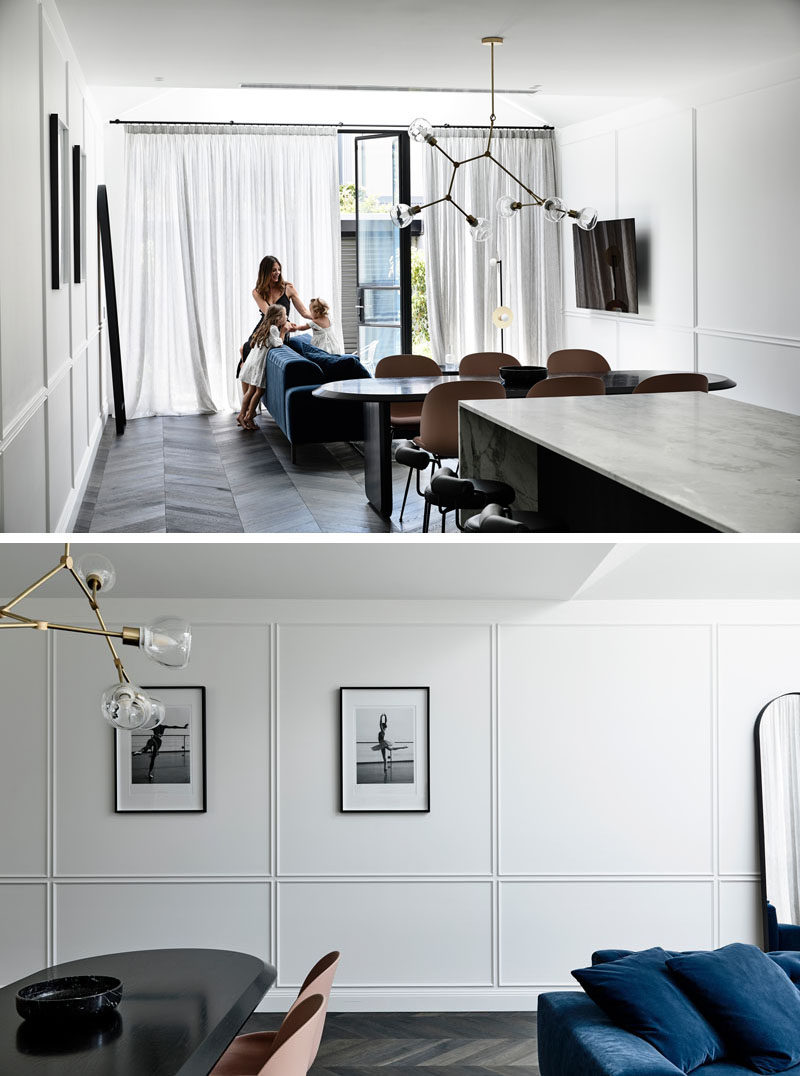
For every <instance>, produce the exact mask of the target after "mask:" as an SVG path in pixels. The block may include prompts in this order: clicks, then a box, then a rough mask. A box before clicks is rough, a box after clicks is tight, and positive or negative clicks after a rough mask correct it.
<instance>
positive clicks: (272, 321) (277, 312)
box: [250, 303, 286, 347]
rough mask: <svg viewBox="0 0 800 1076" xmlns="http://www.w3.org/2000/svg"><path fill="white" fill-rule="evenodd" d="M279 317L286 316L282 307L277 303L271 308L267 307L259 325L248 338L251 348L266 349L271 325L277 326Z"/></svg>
mask: <svg viewBox="0 0 800 1076" xmlns="http://www.w3.org/2000/svg"><path fill="white" fill-rule="evenodd" d="M281 315H283V316H284V317H285V316H286V311H285V310H284V309H283V307H282V306H279V305H278V304H277V303H273V305H272V306H269V307H267V312H266V314H265V315H264V317H263V318H262V319H261V323H260V325H259V326H258V328H257V329H256V331H255V332H254V333H253V335H252V336H251V337H250V346H251V347H266V345H267V342H268V340H269V330H270V329H271V328H272V326H273V325H277V324H278V322H279V321H280V320H281Z"/></svg>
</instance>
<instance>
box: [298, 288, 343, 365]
mask: <svg viewBox="0 0 800 1076" xmlns="http://www.w3.org/2000/svg"><path fill="white" fill-rule="evenodd" d="M308 308H309V310H310V311H311V317H310V318H309V319H308V322H309V324H308V325H299V326H298V328H301V329H311V343H312V344H313V345H314V347H318V348H319V349H320V351H327V352H328V354H329V355H341V354H342V350H343V347H342V342H341V340H340V339H339V335H338V333H337V332H336V330H335V329H334V327H333V322H332V321H331V318H330V309H331V307H330V303H326V302H325V300H324V299H312V300H311V301H310V302H309V304H308Z"/></svg>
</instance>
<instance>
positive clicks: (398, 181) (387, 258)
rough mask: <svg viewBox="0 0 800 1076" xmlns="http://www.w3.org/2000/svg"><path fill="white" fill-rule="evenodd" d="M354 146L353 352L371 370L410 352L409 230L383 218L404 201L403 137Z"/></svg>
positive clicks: (364, 139)
mask: <svg viewBox="0 0 800 1076" xmlns="http://www.w3.org/2000/svg"><path fill="white" fill-rule="evenodd" d="M355 147H356V175H355V179H356V183H355V187H356V200H355V201H356V267H357V281H356V284H357V295H358V299H357V308H356V309H357V313H358V350H359V355H360V357H361V359H362V362H363V361H365V360H366V365H367V366H368V367H369V368H370V369H372V368H373V366H374V363H376V362H377V361H378V359H381V358H383V356H384V355H397V354H401V353H404V354H408V353H409V352H410V351H411V230H410V229H403V230H400V229H398V228H395V226H394V225H393V224H392V222H391V220H390V219H389V208H390V206H392V205H394V204H395V203H396V202H408V201H409V198H410V187H411V176H410V154H409V143H408V135H407V133H406V132H405V131H403V132H392V133H381V134H369V135H361V136H359V137H357V138H356V139H355Z"/></svg>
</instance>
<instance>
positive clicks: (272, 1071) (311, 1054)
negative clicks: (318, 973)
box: [239, 994, 325, 1076]
mask: <svg viewBox="0 0 800 1076" xmlns="http://www.w3.org/2000/svg"><path fill="white" fill-rule="evenodd" d="M324 1022H325V999H324V998H323V996H322V994H311V996H310V997H307V998H305V1000H304V1001H301V1002H300V1004H299V1005H298V1006H297V1007H296V1008H294V1009H291V1010H290V1011H289V1012H288V1013H287V1014H286V1016H285V1018H284V1021H283V1023H282V1024H281V1026H280V1027H279V1028H278V1031H277V1033H276V1035H275V1043H274V1045H273V1049H272V1052H271V1053H270V1055H269V1057H268V1058H267V1060H266V1061H265V1062H264V1064H263V1065H262V1066H261V1068H258V1069H253V1070H252V1071H251V1072H248V1071H247V1070H246V1069H245V1070H239V1076H306V1073H307V1072H308V1070H309V1069H310V1068H311V1066H312V1065H313V1064H314V1058H315V1057H316V1056H317V1054H316V1050H314V1049H313V1043H314V1041H315V1040H318V1038H319V1036H321V1035H322V1025H323V1023H324Z"/></svg>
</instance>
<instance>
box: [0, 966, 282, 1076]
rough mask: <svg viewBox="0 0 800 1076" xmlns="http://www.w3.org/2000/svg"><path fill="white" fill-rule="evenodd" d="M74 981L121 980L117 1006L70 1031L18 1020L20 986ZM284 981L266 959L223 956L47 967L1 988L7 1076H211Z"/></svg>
mask: <svg viewBox="0 0 800 1076" xmlns="http://www.w3.org/2000/svg"><path fill="white" fill-rule="evenodd" d="M71 975H109V976H113V977H114V978H116V979H120V980H121V981H122V999H121V1000H120V1003H119V1006H118V1008H117V1009H116V1010H114V1011H113V1012H111V1013H109V1014H107V1015H105V1016H103V1017H97V1018H91V1019H84V1020H72V1021H71V1022H70V1023H69V1024H66V1025H64V1026H60V1025H57V1024H54V1023H50V1022H48V1023H46V1024H44V1023H38V1022H36V1021H33V1020H23V1019H21V1017H20V1016H19V1015H18V1014H17V1009H16V1002H15V997H16V992H17V991H18V990H19V989H20V988H21V987H23V986H28V985H30V984H32V983H35V982H41V981H44V980H48V979H56V978H63V977H65V976H71ZM275 976H276V972H275V968H273V967H272V965H270V964H266V963H265V962H264V961H263V960H260V959H259V958H258V957H255V956H249V955H248V954H247V953H236V952H230V951H228V950H224V949H145V950H140V951H138V952H132V953H109V954H106V955H103V956H94V957H90V958H86V959H83V960H72V961H69V962H68V963H64V964H57V965H55V966H53V967H50V968H45V969H44V970H43V971H38V972H35V973H34V974H32V975H28V976H26V977H25V978H24V979H20V980H18V981H17V982H15V983H11V984H10V985H9V986H6V987H4V988H3V989H2V990H0V1073H8V1074H9V1076H11V1074H12V1073H13V1076H62V1074H65V1073H75V1072H80V1073H81V1074H82V1076H208V1073H209V1072H210V1071H211V1069H212V1068H213V1067H214V1065H215V1064H216V1062H217V1061H218V1060H219V1058H220V1057H221V1056H222V1054H223V1053H224V1052H225V1049H226V1047H227V1046H228V1045H229V1043H230V1042H231V1041H232V1040H233V1038H234V1037H235V1036H236V1034H237V1032H238V1031H239V1029H240V1028H241V1026H242V1024H243V1023H244V1022H245V1020H247V1018H248V1017H249V1016H250V1014H251V1013H252V1011H253V1009H255V1007H256V1005H258V1003H259V1001H261V999H262V997H263V996H264V994H265V993H266V991H267V990H268V989H269V988H270V987H271V986H272V984H273V983H274V982H275Z"/></svg>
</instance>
